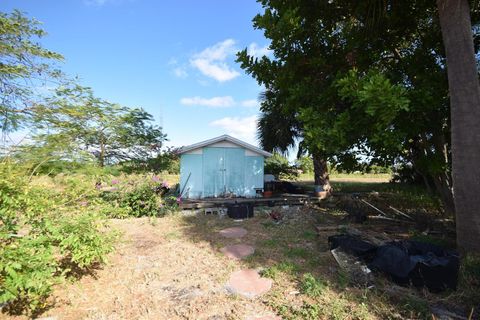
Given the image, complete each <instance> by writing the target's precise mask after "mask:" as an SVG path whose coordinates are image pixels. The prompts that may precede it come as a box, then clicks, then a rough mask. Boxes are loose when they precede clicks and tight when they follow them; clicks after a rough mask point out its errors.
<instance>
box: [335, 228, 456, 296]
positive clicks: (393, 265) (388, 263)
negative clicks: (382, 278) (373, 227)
mask: <svg viewBox="0 0 480 320" xmlns="http://www.w3.org/2000/svg"><path fill="white" fill-rule="evenodd" d="M328 241H329V244H330V249H331V250H332V254H333V255H334V257H335V259H336V260H337V262H339V260H341V261H342V262H339V265H340V266H341V267H343V268H349V269H347V271H349V272H350V273H352V272H354V271H355V270H363V272H361V273H360V274H361V275H360V276H359V275H358V273H354V274H351V275H352V277H360V278H361V282H365V283H367V284H368V283H369V281H370V278H369V276H368V274H369V270H373V271H379V272H383V273H385V274H386V275H388V276H389V277H390V279H391V280H392V281H393V282H395V283H397V284H399V285H403V286H406V285H410V284H411V285H413V286H415V287H427V288H428V289H429V290H430V291H431V292H440V291H443V290H446V289H452V290H455V289H456V287H457V278H458V270H459V266H460V263H459V261H460V260H459V255H458V253H457V252H455V251H448V250H445V249H443V248H441V247H439V246H436V245H433V244H429V243H423V242H418V241H411V240H401V241H390V242H387V243H384V244H382V245H377V244H372V243H370V242H367V241H365V240H362V239H361V238H360V237H359V236H352V235H347V234H341V235H334V236H330V237H329V238H328ZM339 252H342V253H341V254H339ZM345 255H350V256H351V257H355V258H356V259H357V260H356V261H355V262H352V261H348V260H347V259H346V258H345ZM339 257H340V258H339ZM345 260H347V262H345ZM364 264H366V266H367V267H368V268H364ZM355 265H357V266H358V268H353V270H352V267H354V266H355ZM359 268H360V269H359Z"/></svg>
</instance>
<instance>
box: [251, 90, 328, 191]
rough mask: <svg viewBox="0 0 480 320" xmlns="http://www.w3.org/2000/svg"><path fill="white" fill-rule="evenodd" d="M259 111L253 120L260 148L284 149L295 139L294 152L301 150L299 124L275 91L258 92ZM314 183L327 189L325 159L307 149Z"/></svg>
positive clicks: (302, 148)
mask: <svg viewBox="0 0 480 320" xmlns="http://www.w3.org/2000/svg"><path fill="white" fill-rule="evenodd" d="M259 100H260V101H261V108H260V110H261V112H262V113H261V115H260V119H259V120H258V124H257V132H258V140H259V141H260V145H261V146H262V148H263V149H265V150H267V151H279V152H281V153H286V152H287V151H288V149H290V148H292V147H294V146H295V144H296V143H297V142H298V154H297V157H300V156H301V155H302V154H304V153H305V151H306V150H305V147H304V144H303V142H302V135H303V130H302V124H301V123H300V122H299V121H298V120H297V119H296V118H295V115H294V113H292V114H286V113H285V108H284V106H283V104H282V103H281V102H280V98H279V97H278V95H276V94H275V92H273V91H270V90H266V91H264V92H262V93H260V95H259ZM311 154H312V158H313V171H314V180H315V182H314V183H315V185H318V186H322V187H323V188H324V190H330V179H329V175H328V167H327V161H326V159H325V158H324V157H323V156H322V154H321V153H320V152H311Z"/></svg>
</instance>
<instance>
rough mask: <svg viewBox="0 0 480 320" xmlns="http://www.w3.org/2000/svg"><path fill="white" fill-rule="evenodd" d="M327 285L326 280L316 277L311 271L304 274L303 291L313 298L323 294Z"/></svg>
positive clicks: (301, 284)
mask: <svg viewBox="0 0 480 320" xmlns="http://www.w3.org/2000/svg"><path fill="white" fill-rule="evenodd" d="M326 287H327V284H326V283H325V282H324V281H322V280H320V279H317V278H315V277H314V276H313V275H312V274H311V273H306V274H304V275H303V278H302V280H301V282H300V288H301V290H302V293H304V294H306V295H307V296H309V297H313V298H315V297H319V296H320V295H322V293H323V291H324V290H325V288H326Z"/></svg>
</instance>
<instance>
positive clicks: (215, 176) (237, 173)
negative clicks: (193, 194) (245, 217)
mask: <svg viewBox="0 0 480 320" xmlns="http://www.w3.org/2000/svg"><path fill="white" fill-rule="evenodd" d="M244 168H245V150H244V149H241V148H204V149H203V189H204V195H205V197H221V196H225V195H226V194H234V195H236V196H243V195H244V193H245V191H244V185H245V169H244Z"/></svg>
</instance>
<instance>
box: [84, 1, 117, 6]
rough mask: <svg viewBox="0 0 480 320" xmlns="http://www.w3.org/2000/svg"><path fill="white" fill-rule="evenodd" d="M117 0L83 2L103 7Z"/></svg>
mask: <svg viewBox="0 0 480 320" xmlns="http://www.w3.org/2000/svg"><path fill="white" fill-rule="evenodd" d="M116 1H117V0H84V1H83V2H84V3H85V4H86V5H87V6H97V7H101V6H103V5H105V4H107V3H111V2H116Z"/></svg>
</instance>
